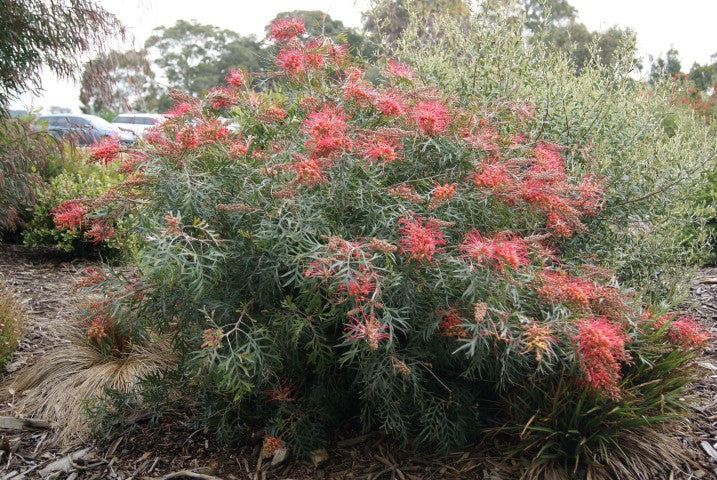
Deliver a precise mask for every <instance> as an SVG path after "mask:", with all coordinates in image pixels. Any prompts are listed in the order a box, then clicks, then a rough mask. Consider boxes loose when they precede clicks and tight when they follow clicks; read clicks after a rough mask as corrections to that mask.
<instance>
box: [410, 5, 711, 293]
mask: <svg viewBox="0 0 717 480" xmlns="http://www.w3.org/2000/svg"><path fill="white" fill-rule="evenodd" d="M491 13H492V15H477V16H474V17H473V18H472V19H471V22H470V25H469V26H468V27H467V26H466V23H465V21H463V22H462V23H461V24H459V25H457V24H455V23H453V22H452V21H451V20H450V19H445V20H444V21H443V22H442V23H440V28H438V29H437V31H440V35H436V36H435V38H430V39H427V38H425V37H424V38H419V37H418V34H417V33H416V32H421V31H422V27H421V25H416V22H417V21H416V19H413V20H412V24H413V27H412V28H409V29H408V30H407V31H406V32H405V34H404V37H403V39H402V42H401V47H400V48H399V51H398V52H397V53H396V54H397V55H398V56H399V57H400V58H402V59H405V60H408V61H410V62H411V63H412V64H414V65H415V66H416V69H417V71H418V72H419V74H420V75H421V77H422V78H424V79H425V80H427V81H431V82H437V83H439V84H440V85H442V86H443V87H444V88H446V89H447V90H448V91H449V92H452V93H454V94H456V95H459V96H460V97H461V98H465V99H469V100H472V101H475V102H477V103H478V104H485V103H493V102H502V103H507V104H510V103H511V102H515V101H518V102H522V101H525V100H528V101H530V102H532V103H533V104H534V105H535V117H536V119H537V120H536V122H534V123H533V124H530V125H526V130H525V133H526V135H527V136H528V137H529V138H536V136H541V137H542V138H545V139H548V140H550V141H554V142H557V143H560V144H563V145H566V146H568V147H570V150H569V153H568V155H567V160H568V162H567V167H568V169H569V170H570V171H572V172H575V173H579V172H581V171H583V170H584V169H586V168H588V169H590V171H592V172H594V173H596V174H597V175H599V176H602V177H604V178H606V179H607V181H606V182H605V184H604V186H605V205H604V208H603V209H602V211H601V212H600V213H599V214H598V215H596V216H595V217H592V218H590V219H588V220H587V225H588V227H589V228H590V229H591V232H592V233H591V234H590V235H583V236H576V237H575V238H574V239H573V240H572V241H570V242H568V243H566V244H565V245H563V246H562V250H561V251H562V254H563V259H564V260H565V261H568V262H583V261H585V259H586V258H587V257H588V256H589V258H591V259H592V260H591V261H593V262H596V263H599V264H601V265H608V266H610V267H611V268H615V269H616V270H617V271H618V274H619V278H620V280H621V281H622V282H624V283H625V284H626V285H630V286H633V287H636V288H640V289H646V290H647V292H648V293H649V294H651V295H652V296H653V297H654V298H657V299H664V298H665V294H666V293H668V292H670V291H671V290H672V289H673V288H674V287H675V286H677V285H676V283H679V282H680V281H681V280H684V279H685V278H687V277H688V276H687V275H685V269H689V268H690V267H691V266H692V265H695V264H699V262H700V261H701V260H702V259H703V258H704V254H705V252H706V251H707V250H706V249H705V241H706V239H707V237H706V234H705V229H704V224H705V222H706V221H707V220H708V219H709V218H710V214H709V212H707V211H704V210H701V209H698V208H696V207H695V203H694V202H691V201H690V198H691V196H692V194H693V192H695V191H696V190H700V189H701V188H703V187H704V186H705V185H706V184H707V180H706V177H705V176H704V175H703V173H704V172H709V171H715V168H716V167H715V165H717V163H716V160H717V142H716V141H715V137H714V132H711V131H710V130H709V129H708V128H707V127H706V126H705V125H704V123H703V122H702V121H701V120H700V119H699V118H695V117H694V115H693V114H692V112H690V111H689V110H686V109H684V108H681V106H680V105H674V103H673V101H672V100H673V95H674V91H673V88H672V85H671V82H665V83H663V84H659V85H656V86H655V87H654V88H652V87H650V86H649V85H648V84H647V83H646V82H640V81H637V80H635V77H634V75H633V73H634V63H633V58H634V52H633V51H632V50H630V49H629V48H628V47H629V46H626V47H624V48H623V49H622V51H621V52H618V54H617V58H616V62H615V64H614V65H611V66H610V65H603V64H601V63H600V62H599V61H593V62H591V63H590V64H588V65H587V66H585V67H584V68H583V69H582V70H581V72H580V73H579V74H577V73H576V71H575V67H574V65H573V63H572V62H571V61H570V59H569V58H567V57H566V56H565V55H564V54H563V53H561V52H559V51H556V50H555V49H551V48H549V47H545V46H544V44H542V43H541V42H540V41H538V39H534V41H532V42H525V41H524V37H523V30H522V27H521V25H522V22H521V21H520V20H519V19H514V18H511V17H510V16H509V14H502V13H501V12H499V11H494V12H491ZM436 21H437V22H438V20H436ZM681 283H682V284H684V282H681Z"/></svg>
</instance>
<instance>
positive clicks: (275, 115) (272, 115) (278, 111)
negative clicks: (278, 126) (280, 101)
mask: <svg viewBox="0 0 717 480" xmlns="http://www.w3.org/2000/svg"><path fill="white" fill-rule="evenodd" d="M287 115H288V113H287V111H286V110H284V109H283V108H281V107H277V106H276V105H272V106H270V107H268V108H267V109H266V110H264V111H263V112H261V114H259V118H260V120H263V121H265V122H268V123H274V122H278V121H279V120H283V119H284V118H286V116H287Z"/></svg>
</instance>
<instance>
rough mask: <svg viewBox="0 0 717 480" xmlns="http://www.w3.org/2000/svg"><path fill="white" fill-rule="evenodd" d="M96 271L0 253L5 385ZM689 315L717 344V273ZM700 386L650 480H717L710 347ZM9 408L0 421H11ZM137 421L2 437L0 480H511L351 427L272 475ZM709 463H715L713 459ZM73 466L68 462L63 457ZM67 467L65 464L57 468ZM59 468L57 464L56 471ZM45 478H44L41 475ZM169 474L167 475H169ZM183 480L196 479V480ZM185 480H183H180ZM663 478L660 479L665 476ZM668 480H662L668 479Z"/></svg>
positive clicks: (206, 436)
mask: <svg viewBox="0 0 717 480" xmlns="http://www.w3.org/2000/svg"><path fill="white" fill-rule="evenodd" d="M91 267H97V262H94V261H90V260H78V259H72V258H71V257H67V256H63V255H61V254H59V253H58V252H57V251H54V250H49V249H29V248H25V247H20V246H14V245H0V280H2V281H3V282H4V283H5V285H6V286H8V287H9V288H10V289H11V290H13V291H14V292H15V294H16V295H17V296H18V298H19V299H20V301H21V302H22V304H23V305H24V307H25V309H26V310H27V312H28V314H29V323H28V325H27V330H26V333H25V337H24V339H23V341H22V343H21V345H20V347H19V349H18V352H17V353H16V355H15V356H14V358H13V360H12V361H11V362H10V363H9V364H8V367H7V369H8V372H6V373H4V375H5V376H7V375H12V374H13V372H15V371H17V370H18V369H20V368H22V367H24V366H26V365H29V364H31V363H32V362H33V359H35V358H39V357H41V356H42V355H44V354H45V353H47V352H48V351H49V350H50V349H51V348H53V347H56V346H57V345H59V344H60V343H61V342H62V339H61V338H60V337H59V336H58V335H57V333H56V332H57V327H58V326H59V325H62V324H64V323H65V322H66V321H67V319H68V318H69V316H70V315H71V313H72V309H73V307H74V305H75V304H76V296H75V292H74V284H75V282H76V281H77V280H78V279H79V278H80V276H81V274H82V272H84V271H85V270H86V269H87V268H91ZM692 300H693V302H694V308H693V310H694V313H695V314H696V315H698V316H699V317H700V318H702V319H703V320H704V321H705V322H706V323H707V324H708V325H710V327H711V331H712V333H714V334H717V326H716V322H717V269H716V268H705V269H702V270H701V271H700V272H699V275H698V276H697V278H696V279H695V282H694V285H693V288H692ZM699 362H700V365H701V366H702V367H704V376H703V378H702V380H701V381H699V382H697V383H696V384H695V385H694V388H693V389H692V392H693V394H694V399H693V400H692V409H693V413H694V415H693V417H692V418H690V419H687V420H686V426H685V429H684V432H683V433H682V434H681V435H682V441H683V443H684V444H685V445H686V446H687V447H688V450H689V453H690V457H691V459H690V461H689V462H688V463H685V464H683V465H682V470H681V471H675V472H655V478H674V479H685V480H686V479H692V478H717V452H715V451H714V448H713V447H714V445H717V349H715V347H714V345H712V346H710V347H708V348H707V349H706V350H705V352H704V354H703V355H702V357H701V358H700V359H699ZM13 407H14V405H13V403H12V402H7V403H4V404H3V405H2V408H0V415H3V416H13V415H14V409H13ZM147 420H148V419H146V418H143V417H140V418H137V419H136V428H134V429H133V430H131V431H129V432H127V433H124V434H121V435H120V436H118V437H115V438H113V439H111V440H107V439H101V440H93V441H90V442H87V444H86V445H73V446H71V447H58V446H56V445H53V444H52V443H51V441H50V440H51V438H52V435H53V431H52V430H47V429H41V428H40V429H37V428H30V427H27V428H21V429H16V430H10V429H4V430H0V479H11V478H13V479H20V478H45V477H47V476H48V475H49V476H50V478H73V479H77V478H87V479H91V478H98V479H99V478H117V479H130V478H135V479H137V478H205V479H207V478H223V479H230V478H236V479H263V478H268V479H271V478H276V479H285V478H292V479H296V480H298V479H309V478H325V479H343V478H361V479H373V480H376V479H379V478H380V479H389V478H398V479H439V478H440V479H459V478H461V479H462V478H466V479H467V478H490V479H494V480H499V479H509V478H515V477H514V471H515V470H513V469H515V468H516V467H519V466H520V464H519V461H518V460H515V461H513V460H511V459H508V458H499V457H497V456H495V454H494V452H504V451H505V450H506V448H505V446H504V445H483V446H482V447H481V448H475V449H472V450H466V451H461V452H453V453H451V454H449V455H438V454H435V453H427V452H421V453H411V452H409V451H407V450H405V449H402V448H400V447H399V446H397V445H396V444H394V443H392V441H391V440H389V439H387V438H385V437H383V436H381V435H379V434H370V435H361V434H360V432H358V431H354V429H353V428H351V427H350V426H349V427H347V428H346V430H345V432H348V433H343V434H342V435H339V436H337V438H336V439H335V442H334V444H333V445H332V446H331V447H330V448H328V451H327V452H326V456H325V458H320V457H321V455H319V456H317V457H316V458H315V460H316V461H317V463H319V466H318V467H316V466H314V465H313V464H312V462H310V461H292V459H290V458H289V459H288V460H286V461H284V462H281V463H279V464H278V465H274V466H272V465H271V459H269V460H268V461H263V462H260V461H258V459H259V451H260V449H261V437H260V436H256V438H247V439H246V440H245V441H244V442H243V444H242V445H240V446H238V447H237V446H220V445H216V444H215V442H214V441H213V439H214V436H213V434H212V432H210V431H206V430H201V429H200V430H196V429H194V428H192V427H191V425H190V422H189V420H188V418H186V417H185V416H184V415H183V414H182V412H176V413H174V414H171V415H168V416H166V417H164V418H163V419H162V420H161V422H160V424H159V425H152V424H151V423H150V422H148V421H147ZM710 454H712V456H711V455H710ZM68 456H70V459H67V457H68ZM63 459H65V460H63ZM58 460H60V461H59V462H58ZM40 472H43V473H44V474H45V475H44V477H43V475H41V473H40ZM173 473H174V475H172V474H173ZM189 474H193V477H192V476H190V475H189ZM183 475H184V476H183ZM666 475H667V476H666ZM668 476H669V477H668Z"/></svg>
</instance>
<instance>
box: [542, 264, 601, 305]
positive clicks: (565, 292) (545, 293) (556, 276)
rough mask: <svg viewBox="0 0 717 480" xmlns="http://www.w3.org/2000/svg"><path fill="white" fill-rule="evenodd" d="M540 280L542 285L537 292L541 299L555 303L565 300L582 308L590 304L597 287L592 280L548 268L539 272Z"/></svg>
mask: <svg viewBox="0 0 717 480" xmlns="http://www.w3.org/2000/svg"><path fill="white" fill-rule="evenodd" d="M540 282H541V283H542V285H541V286H540V287H539V288H538V289H537V293H538V295H539V296H540V297H542V298H543V299H545V300H548V301H550V302H556V303H559V302H567V303H571V304H573V305H576V306H579V307H583V308H588V307H589V306H590V301H591V300H592V299H594V298H595V296H596V291H597V289H598V285H596V283H595V282H594V281H592V280H589V279H587V278H583V277H574V276H572V275H570V274H568V273H566V272H561V271H554V270H548V269H546V270H543V271H542V272H541V273H540Z"/></svg>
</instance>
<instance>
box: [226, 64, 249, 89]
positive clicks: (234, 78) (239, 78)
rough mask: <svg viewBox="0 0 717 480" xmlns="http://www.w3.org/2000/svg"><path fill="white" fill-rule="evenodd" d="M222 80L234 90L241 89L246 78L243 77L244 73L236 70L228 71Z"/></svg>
mask: <svg viewBox="0 0 717 480" xmlns="http://www.w3.org/2000/svg"><path fill="white" fill-rule="evenodd" d="M224 80H225V81H226V82H227V83H228V84H229V85H231V86H233V87H235V88H241V87H243V86H244V84H245V83H246V77H245V76H244V72H243V71H242V70H239V69H237V68H232V69H230V70H229V73H228V74H227V76H226V77H224Z"/></svg>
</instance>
